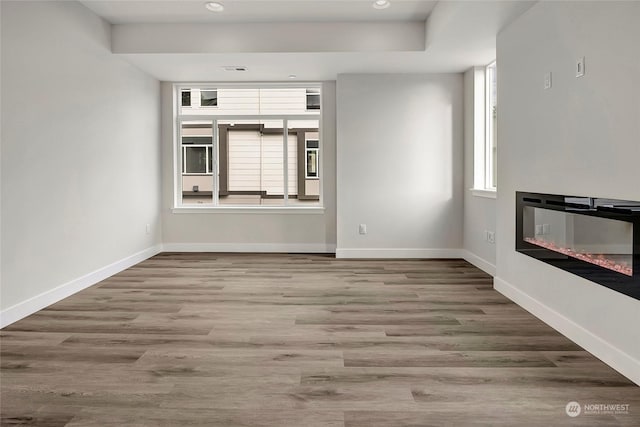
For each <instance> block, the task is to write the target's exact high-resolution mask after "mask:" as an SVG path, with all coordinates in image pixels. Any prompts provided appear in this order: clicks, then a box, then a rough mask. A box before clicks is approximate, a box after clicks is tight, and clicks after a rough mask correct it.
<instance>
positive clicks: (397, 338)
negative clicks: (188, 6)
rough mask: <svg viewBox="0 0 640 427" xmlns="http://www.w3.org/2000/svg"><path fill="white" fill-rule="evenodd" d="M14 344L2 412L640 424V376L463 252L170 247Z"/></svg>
mask: <svg viewBox="0 0 640 427" xmlns="http://www.w3.org/2000/svg"><path fill="white" fill-rule="evenodd" d="M623 326H624V327H637V326H638V325H622V326H621V327H623ZM0 344H1V346H2V354H1V356H2V371H1V376H0V379H1V382H2V385H1V388H2V390H1V392H2V393H1V398H2V401H1V411H2V425H14V424H18V425H38V426H64V425H67V426H108V425H117V426H129V425H136V426H147V425H153V426H173V425H176V426H178V425H199V426H279V427H280V426H305V427H313V426H335V427H338V426H340V427H342V426H346V427H357V426H363V427H377V426H413V427H415V426H432V425H433V426H437V425H450V426H464V425H487V426H496V425H508V426H514V425H518V426H535V425H540V426H555V425H579V426H587V425H597V426H604V425H628V426H631V425H635V426H638V425H640V391H639V390H640V389H639V387H637V386H635V385H634V384H633V383H631V382H630V381H629V380H627V379H625V378H624V377H622V376H621V375H619V374H618V373H616V372H615V371H614V370H613V369H611V368H609V367H608V366H606V365H605V364H603V363H602V362H600V361H599V360H598V359H596V358H595V357H593V356H592V355H590V354H589V353H587V352H586V351H584V350H583V349H582V348H580V347H579V346H577V345H576V344H574V343H572V342H571V341H570V340H568V339H566V338H565V337H563V336H562V335H560V334H558V333H557V332H555V331H554V330H553V329H551V328H549V327H548V326H546V325H545V324H543V323H542V322H541V321H539V320H537V319H536V318H535V317H533V316H531V315H530V314H529V313H527V312H525V311H524V310H522V309H521V308H519V307H518V306H516V305H514V304H513V303H511V302H510V301H509V300H507V299H506V298H504V297H503V296H502V295H500V294H499V293H497V292H495V291H494V290H493V289H492V285H491V278H490V277H489V276H487V275H486V274H484V273H483V272H481V271H480V270H478V269H476V268H475V267H473V266H471V265H470V264H468V263H466V262H465V261H461V260H392V261H390V260H375V261H373V260H371V261H370V260H359V261H351V260H336V259H334V258H333V257H332V256H327V255H295V254H292V255H281V254H272V255H266V254H260V255H256V254H176V253H167V254H161V255H158V256H155V257H153V258H151V259H149V260H147V261H145V262H143V263H141V264H139V265H136V266H135V267H132V268H130V269H128V270H126V271H124V272H122V273H120V274H117V275H115V276H113V277H111V278H109V279H107V280H105V281H103V282H101V283H99V284H97V285H96V286H93V287H91V288H89V289H87V290H85V291H82V292H80V293H78V294H76V295H74V296H72V297H70V298H67V299H65V300H63V301H61V302H59V303H57V304H54V305H52V306H50V307H48V308H47V309H45V310H42V311H40V312H38V313H36V314H34V315H32V316H29V317H28V318H26V319H23V320H21V321H19V322H16V323H14V324H13V325H10V326H8V327H7V328H5V329H4V330H2V331H1V335H0ZM570 401H577V402H579V403H582V404H587V403H597V404H612V403H619V404H625V405H627V404H628V405H629V411H628V413H623V414H617V415H615V414H584V413H583V414H581V415H579V416H578V417H575V418H570V417H568V416H567V415H566V413H565V406H566V404H567V403H568V402H570Z"/></svg>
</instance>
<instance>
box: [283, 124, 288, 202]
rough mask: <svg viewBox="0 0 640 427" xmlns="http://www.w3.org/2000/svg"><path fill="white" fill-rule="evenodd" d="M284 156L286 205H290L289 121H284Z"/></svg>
mask: <svg viewBox="0 0 640 427" xmlns="http://www.w3.org/2000/svg"><path fill="white" fill-rule="evenodd" d="M282 156H283V157H284V159H283V165H284V166H283V167H284V192H283V194H284V205H285V206H287V205H288V204H289V120H287V119H286V118H285V119H283V121H282Z"/></svg>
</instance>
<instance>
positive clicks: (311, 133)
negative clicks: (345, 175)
mask: <svg viewBox="0 0 640 427" xmlns="http://www.w3.org/2000/svg"><path fill="white" fill-rule="evenodd" d="M288 124H289V140H290V141H291V140H294V139H295V141H296V143H295V145H296V148H297V150H299V154H298V153H296V160H295V162H291V161H290V162H289V183H290V187H291V182H292V180H295V182H296V192H295V197H292V196H290V197H289V204H297V205H305V206H307V205H312V206H314V205H315V206H317V205H319V202H320V139H319V137H320V133H319V125H320V121H319V120H317V119H314V120H289V122H288ZM290 152H291V150H290ZM290 193H291V192H290Z"/></svg>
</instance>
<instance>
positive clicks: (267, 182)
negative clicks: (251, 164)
mask: <svg viewBox="0 0 640 427" xmlns="http://www.w3.org/2000/svg"><path fill="white" fill-rule="evenodd" d="M283 148H284V147H283V144H282V135H263V136H262V147H261V150H260V151H261V153H262V175H261V179H262V188H261V190H263V191H266V192H267V194H269V195H271V194H284V168H283V167H282V166H283V162H284V149H283Z"/></svg>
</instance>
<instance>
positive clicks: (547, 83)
mask: <svg viewBox="0 0 640 427" xmlns="http://www.w3.org/2000/svg"><path fill="white" fill-rule="evenodd" d="M544 88H545V89H551V71H549V72H548V73H544Z"/></svg>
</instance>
